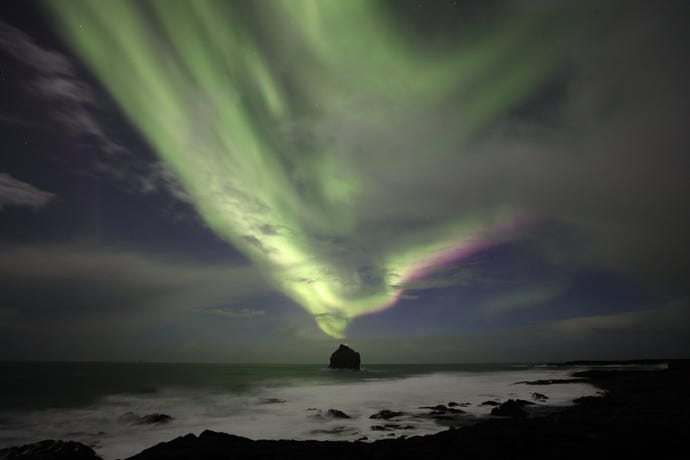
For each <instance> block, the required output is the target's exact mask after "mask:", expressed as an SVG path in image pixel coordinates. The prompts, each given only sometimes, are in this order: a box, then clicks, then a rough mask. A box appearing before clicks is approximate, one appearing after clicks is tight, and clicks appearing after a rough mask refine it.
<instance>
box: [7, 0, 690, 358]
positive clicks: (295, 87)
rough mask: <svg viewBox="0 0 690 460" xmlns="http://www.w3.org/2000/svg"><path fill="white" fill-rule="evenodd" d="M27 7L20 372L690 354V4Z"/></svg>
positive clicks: (502, 1)
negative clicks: (660, 350) (283, 360)
mask: <svg viewBox="0 0 690 460" xmlns="http://www.w3.org/2000/svg"><path fill="white" fill-rule="evenodd" d="M21 3H22V4H21V5H14V6H13V7H11V8H10V7H7V8H5V7H3V8H2V9H0V13H1V14H0V91H2V92H1V93H0V101H1V104H0V133H2V136H3V137H4V139H5V140H4V149H3V150H4V153H3V156H2V163H0V178H2V181H1V183H0V217H1V218H2V219H3V223H4V222H5V221H7V222H10V223H11V224H10V225H2V226H0V262H2V263H3V264H2V266H0V326H2V325H4V326H2V327H4V328H5V329H2V327H0V337H6V339H4V340H5V341H6V343H5V342H2V340H0V345H2V344H3V343H5V347H4V348H5V349H6V350H10V351H9V352H8V353H9V355H11V356H19V357H23V356H34V354H36V353H37V354H41V353H43V352H44V351H45V352H46V353H48V352H50V353H55V354H56V356H58V355H59V356H62V355H65V356H72V354H73V352H74V353H76V354H80V353H87V352H88V353H90V352H91V351H89V350H87V349H85V348H84V347H83V346H82V345H81V343H80V342H77V338H79V337H82V336H83V335H86V336H90V337H91V336H92V337H93V340H91V342H93V343H101V342H102V347H103V350H102V352H98V351H97V350H98V348H97V347H96V348H94V349H93V354H94V356H93V357H94V358H97V359H100V358H99V356H101V354H102V355H107V356H113V357H116V358H115V359H119V358H117V357H120V356H123V355H125V356H127V359H129V356H130V355H138V354H140V353H141V354H142V356H145V357H154V358H152V359H159V357H160V359H182V358H179V357H181V356H184V357H187V358H185V359H189V360H197V359H207V358H206V357H209V356H213V357H214V358H213V359H219V360H225V359H230V360H231V359H235V358H236V357H237V356H243V355H242V353H245V352H246V353H249V352H248V351H247V350H252V351H251V352H252V353H254V352H255V353H257V355H256V356H254V359H257V360H270V359H272V358H271V357H274V356H275V353H274V350H277V349H284V350H297V349H299V350H301V351H300V352H299V353H298V352H294V356H296V358H295V359H296V360H300V359H306V358H302V357H303V356H306V355H307V354H308V353H311V352H314V353H316V351H314V350H316V349H318V346H323V347H324V349H326V348H328V347H330V345H329V346H326V345H323V344H331V343H332V342H333V341H334V340H344V339H346V340H347V341H350V343H352V344H353V345H354V344H355V343H357V344H361V343H363V342H365V343H370V344H378V343H379V342H382V343H383V342H385V343H393V344H395V345H394V346H393V347H389V349H397V348H398V344H400V349H401V350H402V348H403V344H408V345H409V347H408V348H406V350H408V351H406V352H405V353H408V352H409V353H411V354H412V355H410V356H417V358H409V359H416V360H418V361H427V360H435V359H437V358H436V356H437V354H439V353H440V354H441V355H442V356H443V357H444V358H443V359H447V360H451V361H452V360H459V359H475V357H477V358H476V359H478V360H479V359H481V358H479V356H483V357H484V358H483V359H495V360H497V361H501V360H504V359H505V360H510V359H521V358H517V357H518V356H526V357H534V356H536V355H538V354H539V353H543V354H544V356H546V354H548V353H551V352H552V351H553V353H554V354H556V353H561V355H558V356H565V355H566V354H567V353H569V352H570V351H568V350H575V349H579V350H582V349H592V350H600V349H606V350H623V351H625V350H628V349H633V348H634V346H633V345H631V344H639V346H640V347H642V344H643V343H651V342H653V343H658V344H660V345H659V347H661V346H662V345H663V344H665V343H667V342H666V341H665V340H667V339H666V337H669V339H668V341H669V342H668V343H671V342H672V339H671V338H674V337H681V336H683V335H684V334H685V331H686V330H690V314H688V308H690V306H689V305H690V304H689V302H688V299H689V298H690V296H689V295H688V292H687V286H686V283H685V275H684V273H686V272H687V271H688V270H690V266H688V262H687V261H688V260H690V244H689V243H688V238H687V236H686V235H687V234H688V232H690V218H689V217H688V209H690V206H688V197H689V196H690V188H689V187H690V186H689V185H688V181H687V180H686V178H685V172H684V171H686V170H687V155H686V152H687V147H688V146H689V145H690V140H689V139H688V134H687V129H686V127H685V124H686V122H685V120H687V119H688V116H690V114H688V107H690V103H688V93H687V91H686V89H685V86H686V81H687V77H689V76H690V70H689V69H688V65H686V63H685V62H686V59H685V58H684V56H685V55H686V54H687V53H686V51H688V50H687V43H688V42H690V41H688V40H687V38H688V37H687V31H685V26H684V25H683V24H681V23H680V22H679V19H678V18H682V17H684V14H685V13H686V12H687V6H686V5H685V3H684V2H681V1H677V2H676V1H669V2H667V3H665V4H664V5H663V6H660V5H655V6H654V5H652V2H647V1H642V0H640V1H635V2H623V1H618V0H607V1H604V2H596V1H583V2H541V1H537V0H535V1H529V0H490V1H480V2H477V1H470V0H457V1H455V0H433V1H432V0H400V1H395V0H379V1H370V0H257V1H251V2H248V1H247V2H245V1H233V0H228V1H220V0H193V1H190V0H145V1H134V0H121V1H109V2H98V1H93V0H70V1H64V2H62V1H57V0H30V1H26V2H21ZM36 287H39V289H36ZM646 315H648V316H646ZM651 317H653V318H658V321H657V322H655V321H652V320H650V319H649V318H651ZM640 318H644V319H640ZM64 324H70V325H72V324H73V326H69V327H67V326H66V327H67V330H64V331H63V330H62V329H61V327H62V326H61V325H64ZM29 325H32V326H29ZM34 325H35V326H34ZM651 325H656V326H653V327H652V326H651ZM28 327H36V328H38V329H39V330H40V331H42V335H43V336H45V337H46V339H45V341H44V342H40V343H35V342H32V341H29V340H28V339H26V338H25V337H26V334H25V331H26V329H27V328H28ZM669 329H671V330H674V331H676V332H663V333H662V332H659V331H662V330H663V331H667V330H669ZM602 331H606V332H602ZM620 331H623V332H620ZM569 334H572V336H570V335H569ZM504 337H512V338H511V339H505V338H504ZM518 337H519V338H518ZM621 337H630V338H629V339H621ZM635 337H638V338H635ZM642 337H646V339H642ZM654 337H662V338H663V340H662V339H659V340H657V339H654ZM673 340H675V339H673ZM367 341H368V342H367ZM510 343H515V344H522V343H524V344H523V345H520V346H518V345H515V346H512V345H508V344H510ZM314 344H322V345H318V346H314ZM478 344H481V345H478ZM602 344H605V345H602ZM408 345H405V346H408ZM664 346H666V345H664ZM371 347H372V348H375V349H376V348H378V347H377V346H374V345H371ZM501 347H502V348H501ZM578 347H579V348H578ZM364 348H365V349H366V346H364ZM382 348H386V347H382ZM667 348H668V349H677V348H678V347H676V345H675V342H673V344H670V345H668V347H667ZM125 349H127V350H130V351H129V352H124V351H123V350H125ZM46 350H47V351H46ZM61 350H62V351H61ZM143 350H145V351H143ZM173 350H174V351H173ZM238 350H242V351H238ZM253 350H263V351H261V352H258V351H253ZM535 350H536V351H535ZM88 353H87V354H88ZM98 353H101V354H98ZM223 353H228V354H227V355H225V354H223ZM261 353H263V354H261ZM400 353H402V352H400ZM414 353H417V354H416V355H415V354H414ZM456 353H464V354H462V356H463V357H465V358H462V357H459V356H456V355H455V354H456ZM492 353H493V354H492ZM521 353H522V354H521ZM573 353H574V352H573ZM611 353H613V352H611ZM168 356H173V358H168ZM396 356H397V355H396ZM406 356H407V355H406ZM540 356H541V355H540ZM91 357H92V356H90V355H88V356H87V358H89V359H90V358H91ZM200 357H202V358H200ZM633 357H638V356H633ZM572 358H573V359H575V358H577V359H579V358H581V356H572ZM142 359H145V358H142ZM146 359H148V358H146ZM208 359H211V358H208ZM242 359H244V358H242ZM247 359H249V358H247ZM382 359H384V360H386V359H388V358H385V357H384V358H382ZM394 359H397V358H396V357H394ZM438 359H441V358H438ZM530 359H531V358H530ZM549 359H557V357H555V356H554V357H553V358H549Z"/></svg>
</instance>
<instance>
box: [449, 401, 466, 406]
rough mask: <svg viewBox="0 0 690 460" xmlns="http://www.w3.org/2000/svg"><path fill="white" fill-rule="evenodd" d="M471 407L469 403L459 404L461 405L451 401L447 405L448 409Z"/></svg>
mask: <svg viewBox="0 0 690 460" xmlns="http://www.w3.org/2000/svg"><path fill="white" fill-rule="evenodd" d="M471 405H472V404H470V403H468V402H461V403H458V402H455V401H451V402H449V403H448V407H457V406H460V407H470V406H471Z"/></svg>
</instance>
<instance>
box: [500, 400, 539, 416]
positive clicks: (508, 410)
mask: <svg viewBox="0 0 690 460" xmlns="http://www.w3.org/2000/svg"><path fill="white" fill-rule="evenodd" d="M533 404H534V403H533V402H530V401H525V400H524V399H509V400H508V401H506V402H504V403H503V404H501V405H500V406H498V407H494V408H493V409H491V415H497V416H501V417H524V416H525V415H527V412H525V411H524V410H523V407H525V406H531V405H533Z"/></svg>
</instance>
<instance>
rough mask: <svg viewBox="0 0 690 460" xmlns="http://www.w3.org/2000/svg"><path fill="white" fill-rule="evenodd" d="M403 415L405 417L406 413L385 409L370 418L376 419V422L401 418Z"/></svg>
mask: <svg viewBox="0 0 690 460" xmlns="http://www.w3.org/2000/svg"><path fill="white" fill-rule="evenodd" d="M401 415H405V413H404V412H398V411H394V410H388V409H384V410H382V411H380V412H377V413H375V414H374V415H372V416H371V417H369V418H370V419H374V420H376V419H383V420H390V419H392V418H395V417H400V416H401Z"/></svg>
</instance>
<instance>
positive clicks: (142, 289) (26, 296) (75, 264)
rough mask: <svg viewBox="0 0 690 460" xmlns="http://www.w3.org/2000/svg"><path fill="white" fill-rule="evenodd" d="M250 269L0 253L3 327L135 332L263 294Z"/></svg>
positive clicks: (79, 252) (128, 257) (85, 250)
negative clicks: (130, 328)
mask: <svg viewBox="0 0 690 460" xmlns="http://www.w3.org/2000/svg"><path fill="white" fill-rule="evenodd" d="M266 290H267V286H266V284H265V282H264V281H263V279H262V278H261V276H260V275H259V274H258V273H257V271H256V270H254V269H253V268H252V267H251V266H247V265H241V266H216V265H206V266H204V265H198V264H185V263H180V262H166V261H162V260H159V259H156V258H152V257H150V256H145V255H142V254H137V253H134V252H127V251H117V250H114V249H103V248H89V247H80V246H52V247H18V248H4V249H3V250H1V251H0V306H1V307H2V309H3V311H4V314H5V315H8V316H10V317H12V318H14V321H12V322H9V323H8V322H4V323H3V327H30V328H32V329H41V328H50V327H53V326H55V325H56V324H61V325H62V327H64V328H67V329H68V328H70V327H76V326H78V325H84V324H98V323H100V324H102V325H107V326H106V327H116V325H117V324H125V323H126V324H138V323H148V322H155V321H161V320H173V319H175V318H179V316H180V315H184V314H189V313H195V312H200V311H204V310H205V309H207V308H212V307H213V306H216V305H219V304H225V303H228V302H232V301H238V300H241V299H243V298H247V297H250V296H252V295H254V294H256V293H257V292H265V291H266Z"/></svg>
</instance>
